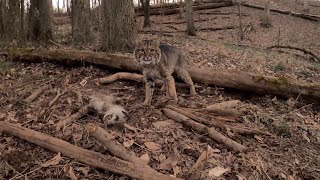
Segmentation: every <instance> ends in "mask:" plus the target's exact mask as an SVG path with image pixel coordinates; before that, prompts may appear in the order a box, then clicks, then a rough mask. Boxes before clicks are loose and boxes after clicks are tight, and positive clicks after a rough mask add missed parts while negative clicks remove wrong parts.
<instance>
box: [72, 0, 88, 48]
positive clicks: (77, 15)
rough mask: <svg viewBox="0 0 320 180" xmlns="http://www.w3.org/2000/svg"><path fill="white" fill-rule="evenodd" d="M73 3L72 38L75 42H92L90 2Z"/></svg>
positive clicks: (78, 0)
mask: <svg viewBox="0 0 320 180" xmlns="http://www.w3.org/2000/svg"><path fill="white" fill-rule="evenodd" d="M71 3H72V6H71V7H72V9H71V12H72V16H71V17H72V38H73V41H74V42H79V43H86V42H89V41H90V40H91V30H90V28H91V24H90V17H89V15H90V1H88V0H73V1H71Z"/></svg>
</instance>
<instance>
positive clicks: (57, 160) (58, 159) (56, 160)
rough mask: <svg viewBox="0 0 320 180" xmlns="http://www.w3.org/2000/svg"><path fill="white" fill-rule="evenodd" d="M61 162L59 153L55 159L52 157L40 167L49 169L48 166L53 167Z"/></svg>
mask: <svg viewBox="0 0 320 180" xmlns="http://www.w3.org/2000/svg"><path fill="white" fill-rule="evenodd" d="M61 160H62V157H61V153H60V152H59V153H58V154H57V155H56V156H55V157H53V158H52V159H50V160H48V161H46V162H44V163H43V164H41V165H40V166H41V167H49V166H54V165H57V164H59V162H60V161H61Z"/></svg>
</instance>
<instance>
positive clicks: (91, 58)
mask: <svg viewBox="0 0 320 180" xmlns="http://www.w3.org/2000/svg"><path fill="white" fill-rule="evenodd" d="M0 55H4V56H7V57H8V59H9V60H13V61H24V62H30V63H35V62H43V61H47V62H52V63H60V64H64V65H72V66H83V65H84V64H87V65H89V64H93V65H96V66H98V67H105V68H111V69H120V70H122V71H141V69H140V68H139V65H138V64H137V63H136V62H135V60H133V59H131V58H130V57H127V56H121V55H114V54H107V53H95V52H91V51H77V50H58V49H51V50H39V49H9V51H8V52H0ZM188 72H189V74H190V76H191V78H192V79H193V81H194V82H195V83H201V84H206V85H217V86H222V87H228V88H234V89H238V90H244V91H249V92H255V93H259V94H274V95H280V96H285V97H295V98H296V97H297V96H298V95H300V96H306V97H310V98H313V99H319V98H320V83H308V82H302V81H297V80H293V79H290V78H286V77H273V76H262V75H258V74H252V73H246V72H241V71H236V70H221V69H214V68H201V69H198V68H190V67H189V68H188Z"/></svg>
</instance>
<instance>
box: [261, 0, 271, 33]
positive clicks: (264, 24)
mask: <svg viewBox="0 0 320 180" xmlns="http://www.w3.org/2000/svg"><path fill="white" fill-rule="evenodd" d="M270 9H271V1H270V0H266V5H265V8H264V13H265V14H264V16H263V17H262V19H261V26H262V27H265V28H269V27H271V26H272V24H271V18H270Z"/></svg>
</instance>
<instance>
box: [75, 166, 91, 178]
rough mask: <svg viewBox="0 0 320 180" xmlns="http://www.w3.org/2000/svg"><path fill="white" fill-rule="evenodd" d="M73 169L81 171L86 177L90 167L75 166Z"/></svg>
mask: <svg viewBox="0 0 320 180" xmlns="http://www.w3.org/2000/svg"><path fill="white" fill-rule="evenodd" d="M74 170H76V171H78V172H81V173H82V174H83V175H84V176H85V177H86V176H88V174H89V171H90V167H77V168H75V169H74Z"/></svg>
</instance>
